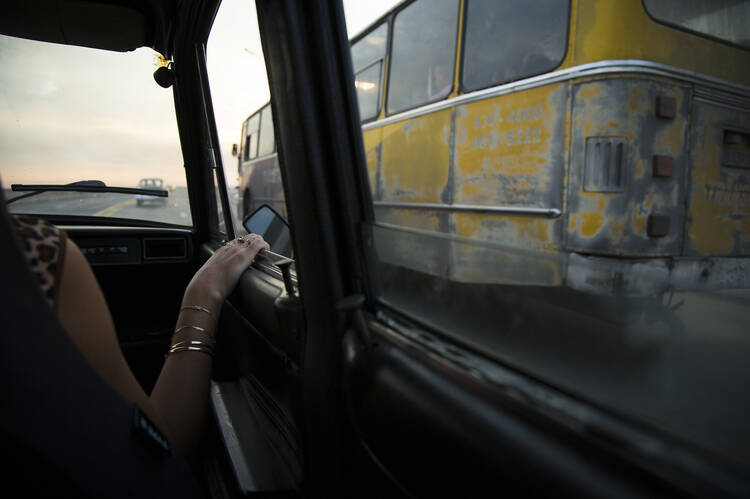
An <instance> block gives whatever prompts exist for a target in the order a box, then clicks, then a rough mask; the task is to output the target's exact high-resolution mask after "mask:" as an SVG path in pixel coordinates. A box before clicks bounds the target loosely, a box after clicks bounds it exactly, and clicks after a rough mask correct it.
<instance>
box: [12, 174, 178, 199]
mask: <svg viewBox="0 0 750 499" xmlns="http://www.w3.org/2000/svg"><path fill="white" fill-rule="evenodd" d="M10 189H11V190H12V191H14V192H24V191H31V192H29V193H28V194H23V195H21V196H16V197H14V198H11V199H9V200H8V201H7V202H6V204H10V203H12V202H13V201H18V200H19V199H24V198H28V197H31V196H36V195H37V194H41V193H43V192H49V191H68V192H118V193H120V194H142V195H144V196H156V197H160V198H165V197H168V196H169V192H167V191H165V190H164V189H138V188H135V187H107V185H106V184H105V183H104V182H102V181H101V180H80V181H78V182H73V183H71V184H59V185H56V184H12V185H11V186H10Z"/></svg>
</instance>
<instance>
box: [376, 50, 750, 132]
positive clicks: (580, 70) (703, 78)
mask: <svg viewBox="0 0 750 499" xmlns="http://www.w3.org/2000/svg"><path fill="white" fill-rule="evenodd" d="M612 73H638V74H647V75H655V76H664V77H668V78H678V79H681V80H685V81H689V82H690V83H693V84H696V85H703V86H710V87H715V88H718V89H719V90H722V91H724V92H729V93H734V94H744V95H747V96H750V87H749V86H746V85H739V84H736V83H731V82H729V81H726V80H722V79H720V78H715V77H713V76H708V75H705V74H702V73H697V72H694V71H688V70H686V69H681V68H677V67H674V66H669V65H667V64H661V63H658V62H651V61H642V60H638V59H622V60H612V61H600V62H593V63H589V64H582V65H580V66H574V67H572V68H566V69H563V70H560V71H554V72H552V73H547V74H543V75H539V76H534V77H531V78H526V79H524V80H518V81H514V82H511V83H506V84H503V85H499V86H496V87H491V88H486V89H483V90H478V91H476V92H471V93H468V94H464V95H459V96H457V97H454V98H452V99H449V100H446V101H440V102H435V103H433V104H429V105H427V106H423V107H420V108H417V109H412V110H409V111H404V112H403V113H399V114H394V115H393V116H389V117H387V118H384V119H382V120H380V121H374V122H370V123H367V124H365V125H363V126H362V130H363V131H366V130H370V129H372V128H377V127H380V126H383V125H388V124H391V123H396V122H399V121H403V120H408V119H411V118H416V117H418V116H422V115H424V114H429V113H434V112H436V111H441V110H443V109H448V108H451V107H454V106H460V105H464V104H469V103H472V102H476V101H480V100H484V99H489V98H492V97H497V96H500V95H505V94H509V93H512V92H518V91H521V90H529V89H532V88H536V87H541V86H544V85H550V84H552V83H559V82H563V81H568V80H572V79H574V78H583V77H587V76H596V75H605V74H612Z"/></svg>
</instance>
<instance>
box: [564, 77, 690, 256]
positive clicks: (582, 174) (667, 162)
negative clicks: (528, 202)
mask: <svg viewBox="0 0 750 499" xmlns="http://www.w3.org/2000/svg"><path fill="white" fill-rule="evenodd" d="M689 110H690V92H689V88H688V87H685V86H678V85H677V84H671V83H666V82H662V81H655V80H647V79H633V78H616V79H607V80H593V81H587V82H582V83H577V84H575V85H574V86H573V116H572V123H571V130H572V134H573V138H572V145H571V158H570V167H569V176H570V177H569V187H568V205H567V213H566V216H567V219H566V235H567V242H566V248H567V249H568V250H571V251H579V252H583V253H588V254H598V255H617V256H625V257H641V256H675V255H679V254H680V253H681V251H682V239H683V231H682V227H683V224H684V193H685V180H686V168H687V164H688V147H687V132H688V118H689ZM670 167H671V168H670Z"/></svg>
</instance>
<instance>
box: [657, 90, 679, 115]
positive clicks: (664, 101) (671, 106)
mask: <svg viewBox="0 0 750 499" xmlns="http://www.w3.org/2000/svg"><path fill="white" fill-rule="evenodd" d="M676 115H677V101H676V100H675V98H674V97H667V96H666V95H657V96H656V117H657V118H666V119H672V118H674V117H675V116H676Z"/></svg>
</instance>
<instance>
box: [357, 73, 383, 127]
mask: <svg viewBox="0 0 750 499" xmlns="http://www.w3.org/2000/svg"><path fill="white" fill-rule="evenodd" d="M382 67H383V62H382V60H380V61H378V62H375V63H373V64H372V65H371V66H369V67H368V68H366V69H363V70H362V71H360V72H359V73H357V74H355V75H354V87H355V88H356V89H357V102H358V103H359V116H360V118H361V119H362V121H365V120H369V119H372V118H375V117H377V115H378V111H379V110H380V109H379V108H380V103H379V102H378V101H379V99H378V97H379V96H380V73H381V71H382Z"/></svg>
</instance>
